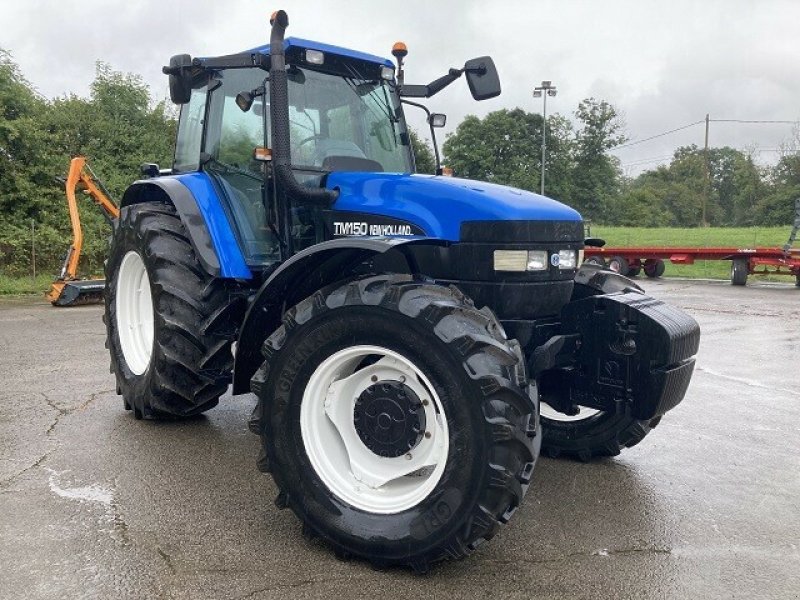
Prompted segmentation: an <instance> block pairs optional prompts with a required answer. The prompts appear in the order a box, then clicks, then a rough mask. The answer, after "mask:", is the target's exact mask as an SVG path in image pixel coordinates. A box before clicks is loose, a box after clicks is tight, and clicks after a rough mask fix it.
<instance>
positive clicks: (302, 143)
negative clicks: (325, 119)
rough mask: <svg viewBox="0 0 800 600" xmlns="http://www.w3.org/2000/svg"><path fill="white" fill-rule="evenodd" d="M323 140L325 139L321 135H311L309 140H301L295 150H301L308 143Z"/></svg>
mask: <svg viewBox="0 0 800 600" xmlns="http://www.w3.org/2000/svg"><path fill="white" fill-rule="evenodd" d="M323 138H324V136H323V135H321V134H319V133H315V134H314V135H310V136H308V137H307V138H303V139H302V140H300V142H298V144H297V145H296V146H295V147H294V149H295V150H299V149H300V147H301V146H303V145H304V144H307V143H308V142H310V141H312V140H321V139H323Z"/></svg>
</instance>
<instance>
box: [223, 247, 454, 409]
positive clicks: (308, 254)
mask: <svg viewBox="0 0 800 600" xmlns="http://www.w3.org/2000/svg"><path fill="white" fill-rule="evenodd" d="M412 244H414V245H418V244H432V245H440V246H444V245H447V242H445V241H443V240H438V239H431V238H358V237H348V238H338V239H334V240H331V241H328V242H322V243H320V244H316V245H314V246H312V247H310V248H307V249H306V250H304V251H302V252H300V253H298V254H295V255H294V256H292V257H291V258H290V259H289V260H287V261H286V262H285V263H283V264H282V265H281V266H280V267H278V268H277V269H276V270H275V271H274V272H273V273H272V274H271V275H270V276H269V278H268V279H267V280H266V281H265V282H264V284H263V285H262V286H261V287H260V288H259V290H258V292H257V293H256V294H255V296H254V298H253V301H252V303H251V304H250V308H249V309H248V310H247V314H246V315H245V318H244V322H243V323H242V327H241V329H240V330H239V339H238V341H237V343H236V361H235V363H234V369H233V393H234V394H245V393H247V392H249V391H250V379H251V378H252V377H253V375H254V374H255V372H256V369H258V367H259V366H261V363H262V362H263V358H262V356H261V346H262V344H263V343H264V340H266V339H267V337H269V336H270V334H272V333H273V332H274V331H275V330H276V329H277V328H278V327H280V324H281V319H282V318H283V313H284V312H285V311H286V310H287V309H289V308H291V307H292V306H294V305H295V304H297V303H298V302H300V301H301V300H303V299H304V298H307V297H309V296H310V295H311V294H313V293H314V292H315V291H317V290H319V289H322V288H323V287H325V286H327V285H330V284H332V283H335V282H337V281H342V280H344V279H347V278H348V277H349V276H351V275H352V274H353V273H354V272H355V270H356V268H358V267H359V266H360V265H363V264H364V263H365V262H367V261H369V260H370V258H372V257H375V256H376V255H382V254H386V253H388V252H390V251H394V252H397V253H399V254H400V255H401V256H402V257H403V259H404V262H405V266H406V270H405V272H406V273H409V274H412V275H414V274H417V267H416V263H415V261H414V258H413V256H412V255H411V254H410V253H406V252H404V249H405V248H406V247H408V246H410V245H412Z"/></svg>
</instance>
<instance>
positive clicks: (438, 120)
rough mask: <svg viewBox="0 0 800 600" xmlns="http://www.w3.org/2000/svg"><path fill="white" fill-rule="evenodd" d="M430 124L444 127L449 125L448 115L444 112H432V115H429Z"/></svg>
mask: <svg viewBox="0 0 800 600" xmlns="http://www.w3.org/2000/svg"><path fill="white" fill-rule="evenodd" d="M428 124H429V125H430V126H431V127H444V126H445V125H447V115H444V114H442V113H431V116H430V117H428Z"/></svg>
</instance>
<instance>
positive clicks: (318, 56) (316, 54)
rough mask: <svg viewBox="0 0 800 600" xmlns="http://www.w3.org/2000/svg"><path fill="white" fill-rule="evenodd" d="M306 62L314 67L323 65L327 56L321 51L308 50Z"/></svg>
mask: <svg viewBox="0 0 800 600" xmlns="http://www.w3.org/2000/svg"><path fill="white" fill-rule="evenodd" d="M306 62H307V63H310V64H312V65H321V64H322V63H324V62H325V54H323V53H322V52H320V51H319V50H306Z"/></svg>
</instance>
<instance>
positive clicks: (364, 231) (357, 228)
mask: <svg viewBox="0 0 800 600" xmlns="http://www.w3.org/2000/svg"><path fill="white" fill-rule="evenodd" d="M333 235H341V236H348V235H350V236H355V235H374V236H392V235H413V232H412V231H411V225H381V224H375V223H364V222H361V221H334V222H333Z"/></svg>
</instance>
